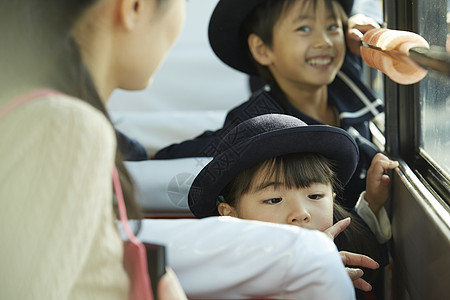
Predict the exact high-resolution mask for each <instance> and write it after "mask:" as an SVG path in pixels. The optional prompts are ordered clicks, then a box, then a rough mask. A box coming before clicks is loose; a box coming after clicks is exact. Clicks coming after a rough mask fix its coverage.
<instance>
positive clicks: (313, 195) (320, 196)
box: [308, 194, 323, 200]
mask: <svg viewBox="0 0 450 300" xmlns="http://www.w3.org/2000/svg"><path fill="white" fill-rule="evenodd" d="M322 197H323V195H321V194H312V195H308V198H309V199H311V200H320V199H322Z"/></svg>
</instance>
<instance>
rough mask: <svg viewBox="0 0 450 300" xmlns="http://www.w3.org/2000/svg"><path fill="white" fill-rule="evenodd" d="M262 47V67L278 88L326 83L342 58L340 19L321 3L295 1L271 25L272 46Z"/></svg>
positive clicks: (343, 51) (343, 52) (332, 75)
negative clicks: (265, 56) (265, 48)
mask: <svg viewBox="0 0 450 300" xmlns="http://www.w3.org/2000/svg"><path fill="white" fill-rule="evenodd" d="M333 5H335V6H336V5H337V4H336V3H333ZM266 47H267V58H268V60H267V61H266V63H265V65H267V66H268V68H269V69H270V71H271V72H272V74H273V76H274V78H275V79H276V81H277V82H278V84H279V85H280V87H283V86H289V85H297V86H300V87H303V88H307V87H308V86H311V87H320V86H324V85H327V84H330V83H331V82H332V81H333V80H334V78H335V76H336V74H337V72H338V70H339V69H340V68H341V66H342V63H343V60H344V56H345V37H344V29H343V24H342V20H341V18H340V17H339V14H336V15H335V16H333V13H332V12H331V11H330V10H329V9H328V7H327V6H326V4H325V2H324V1H323V0H321V1H318V2H317V3H316V5H314V3H313V1H310V0H299V1H297V2H296V3H295V4H294V5H293V6H292V7H290V9H288V10H287V11H284V13H283V14H282V15H281V16H280V19H279V20H278V21H277V22H276V23H275V26H274V28H273V44H272V46H271V47H269V46H266Z"/></svg>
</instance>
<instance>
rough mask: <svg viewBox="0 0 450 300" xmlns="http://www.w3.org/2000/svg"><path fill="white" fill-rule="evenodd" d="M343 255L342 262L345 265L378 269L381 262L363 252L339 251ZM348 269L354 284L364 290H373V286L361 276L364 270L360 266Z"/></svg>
mask: <svg viewBox="0 0 450 300" xmlns="http://www.w3.org/2000/svg"><path fill="white" fill-rule="evenodd" d="M339 254H340V255H341V259H342V262H343V263H344V265H345V266H347V265H350V266H359V267H364V268H369V269H378V268H379V266H380V265H379V264H378V263H377V262H376V261H374V260H373V259H371V258H370V257H368V256H366V255H362V254H356V253H351V252H347V251H339ZM345 269H346V270H347V273H348V275H349V276H350V279H351V280H352V281H353V286H354V287H355V288H357V289H360V290H362V291H364V292H368V291H370V290H372V286H371V285H370V284H369V283H368V282H367V281H365V280H364V279H362V278H361V277H362V276H363V275H364V272H363V270H361V269H359V268H348V267H346V268H345Z"/></svg>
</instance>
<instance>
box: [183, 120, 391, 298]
mask: <svg viewBox="0 0 450 300" xmlns="http://www.w3.org/2000/svg"><path fill="white" fill-rule="evenodd" d="M357 162H358V147H357V145H356V143H355V141H354V139H353V138H352V137H351V136H350V135H349V134H348V133H347V132H346V131H344V130H342V129H340V128H336V127H333V126H327V125H310V126H308V125H306V124H305V123H304V122H303V121H301V120H299V119H298V118H295V117H293V116H288V115H281V114H266V115H261V116H257V117H254V118H251V119H249V120H246V121H244V122H242V123H240V124H239V125H237V126H236V127H235V128H233V129H232V130H230V132H229V133H228V134H227V135H226V136H225V137H224V139H223V140H222V142H221V143H220V144H219V146H218V149H217V152H216V153H215V155H214V158H213V160H212V161H211V162H210V163H208V164H207V165H206V166H205V167H204V168H203V169H202V170H201V171H200V173H199V174H198V175H197V176H196V178H195V180H194V182H193V183H192V186H191V189H190V192H189V198H188V199H189V208H190V209H191V211H192V212H193V214H194V215H195V216H196V217H199V218H204V217H209V216H217V215H221V216H232V217H238V218H243V219H250V220H258V221H266V222H273V223H280V224H289V225H296V226H300V227H303V228H307V229H315V230H320V231H324V232H330V231H333V230H335V228H336V227H339V226H341V225H342V224H343V222H348V220H344V221H340V220H342V219H344V218H346V217H349V216H350V214H349V213H348V212H346V211H345V210H344V209H342V207H341V206H340V205H339V204H338V203H336V202H334V199H335V196H336V193H337V192H339V189H340V186H343V185H345V184H346V183H347V182H348V180H349V179H350V178H351V176H352V175H353V172H354V171H355V169H356V165H357ZM397 166H398V162H395V161H391V160H390V159H388V158H387V157H385V156H384V155H382V154H377V156H376V159H374V161H373V163H372V164H371V166H370V168H369V171H368V173H369V174H370V177H369V178H368V181H367V191H366V192H365V193H363V194H362V195H361V197H362V198H363V197H364V198H372V199H375V200H373V201H371V203H373V204H375V203H376V204H377V205H376V206H372V207H371V208H370V210H371V212H367V211H366V213H368V214H370V215H372V219H371V222H368V224H370V225H369V226H370V227H371V228H372V231H373V232H378V231H380V230H381V231H383V232H390V223H389V219H388V218H387V215H386V212H385V211H384V209H380V208H381V207H382V206H383V204H384V203H385V202H386V201H387V198H388V196H389V185H388V184H389V176H388V175H386V174H385V172H386V171H387V170H390V169H394V168H396V167H397ZM375 215H377V216H378V218H377V217H376V216H375ZM339 221H340V222H339ZM333 223H336V224H335V225H333V226H332V224H333ZM337 223H341V224H337ZM346 224H347V226H348V223H346ZM345 227H346V226H345ZM345 227H344V228H345ZM375 227H378V229H379V230H376V228H375ZM341 229H342V230H343V228H341ZM340 231H341V230H339V231H338V232H335V234H333V235H332V237H333V238H334V237H335V236H336V235H337V234H339V233H340ZM335 242H336V245H337V246H338V249H339V250H346V251H351V252H356V253H363V254H365V255H369V256H370V257H372V258H375V259H376V260H378V262H380V263H382V264H384V260H385V259H386V258H385V257H383V256H384V255H385V253H384V251H385V249H383V247H381V246H380V245H379V244H378V243H377V242H376V241H375V238H374V237H373V233H372V232H371V231H370V230H369V228H368V227H366V226H365V225H364V223H363V222H362V221H361V220H360V218H358V217H357V216H355V217H354V218H353V220H352V222H351V224H350V226H349V227H348V229H346V230H345V231H344V232H343V233H342V234H341V235H340V236H339V237H337V239H336V240H335ZM362 267H366V266H362ZM352 271H353V270H352ZM361 275H362V274H361V273H360V275H359V276H358V277H356V278H352V279H353V280H354V281H353V282H354V285H355V287H356V288H359V289H361V290H363V291H369V290H370V289H371V286H370V285H369V284H368V283H367V282H366V281H365V280H364V279H362V278H359V277H361ZM366 279H367V278H366Z"/></svg>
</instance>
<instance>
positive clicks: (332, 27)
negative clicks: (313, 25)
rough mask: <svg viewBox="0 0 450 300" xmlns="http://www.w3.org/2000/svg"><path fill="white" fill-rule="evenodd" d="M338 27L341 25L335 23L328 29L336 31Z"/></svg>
mask: <svg viewBox="0 0 450 300" xmlns="http://www.w3.org/2000/svg"><path fill="white" fill-rule="evenodd" d="M338 29H339V25H337V24H333V25H330V26H328V30H329V31H336V30H338Z"/></svg>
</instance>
